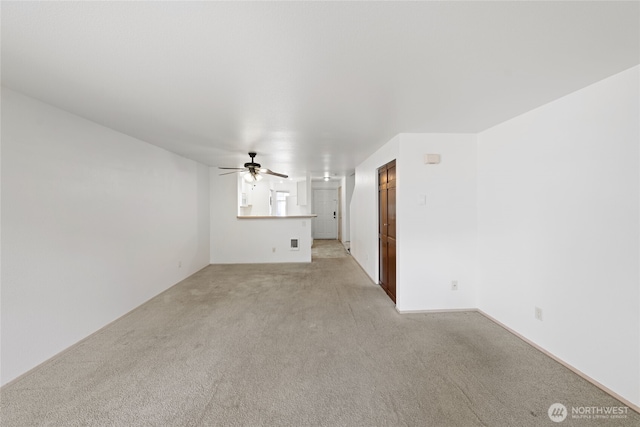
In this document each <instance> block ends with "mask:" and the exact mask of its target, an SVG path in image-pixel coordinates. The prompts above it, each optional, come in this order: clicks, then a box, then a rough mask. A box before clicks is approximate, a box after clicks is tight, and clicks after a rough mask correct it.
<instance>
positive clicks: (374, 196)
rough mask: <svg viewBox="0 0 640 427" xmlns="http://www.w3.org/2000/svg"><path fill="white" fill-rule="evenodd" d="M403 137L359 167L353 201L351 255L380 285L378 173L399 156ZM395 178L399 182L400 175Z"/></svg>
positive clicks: (389, 143)
mask: <svg viewBox="0 0 640 427" xmlns="http://www.w3.org/2000/svg"><path fill="white" fill-rule="evenodd" d="M399 142H400V136H396V137H394V138H393V139H391V141H389V142H387V143H386V144H385V145H383V146H382V147H381V148H380V149H379V150H378V151H376V152H375V153H373V154H372V155H371V156H369V157H368V158H367V159H366V160H365V161H363V162H362V163H360V164H359V165H358V166H357V167H356V175H355V185H354V188H353V195H352V198H351V218H350V226H349V228H350V233H351V254H352V255H353V258H354V259H355V260H356V261H357V262H358V264H360V266H361V267H362V268H363V270H364V271H365V272H366V273H367V274H368V275H369V277H370V278H371V280H373V281H374V282H375V283H378V172H377V169H378V168H379V167H380V166H383V165H384V164H386V163H389V162H390V161H391V160H394V159H396V158H397V157H398V155H399ZM396 179H397V180H398V182H399V183H400V180H401V177H400V173H399V172H397V175H396Z"/></svg>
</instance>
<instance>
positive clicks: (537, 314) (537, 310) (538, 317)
mask: <svg viewBox="0 0 640 427" xmlns="http://www.w3.org/2000/svg"><path fill="white" fill-rule="evenodd" d="M535 316H536V319H538V320H539V321H541V322H542V309H541V308H540V307H536V310H535Z"/></svg>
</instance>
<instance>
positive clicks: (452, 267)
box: [396, 134, 477, 311]
mask: <svg viewBox="0 0 640 427" xmlns="http://www.w3.org/2000/svg"><path fill="white" fill-rule="evenodd" d="M399 138H400V144H399V146H400V155H399V157H398V160H397V162H396V171H397V174H398V185H397V201H396V214H397V238H398V240H397V254H398V258H397V277H396V280H397V284H396V305H397V308H398V310H400V311H412V310H417V311H421V310H441V309H463V308H474V307H476V294H475V292H476V261H477V260H476V258H477V257H476V250H477V223H476V208H477V206H476V161H477V152H476V137H475V135H471V134H400V137H399ZM427 153H429V154H440V155H441V159H442V161H441V163H440V164H430V165H427V164H425V163H424V155H425V154H427ZM423 203H424V204H423ZM454 280H456V281H458V290H457V291H452V290H451V282H452V281H454Z"/></svg>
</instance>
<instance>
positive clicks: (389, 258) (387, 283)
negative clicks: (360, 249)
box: [378, 160, 396, 302]
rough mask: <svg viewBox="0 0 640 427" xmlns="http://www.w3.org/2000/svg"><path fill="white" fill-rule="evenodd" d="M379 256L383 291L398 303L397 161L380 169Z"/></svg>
mask: <svg viewBox="0 0 640 427" xmlns="http://www.w3.org/2000/svg"><path fill="white" fill-rule="evenodd" d="M378 213H379V224H378V256H379V258H380V259H379V268H380V271H379V280H380V286H382V289H384V291H385V292H386V293H387V295H389V298H391V299H392V300H393V302H396V161H395V160H393V161H391V162H389V163H387V164H386V165H384V166H382V167H381V168H379V169H378Z"/></svg>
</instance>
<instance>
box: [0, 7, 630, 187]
mask: <svg viewBox="0 0 640 427" xmlns="http://www.w3.org/2000/svg"><path fill="white" fill-rule="evenodd" d="M639 5H640V3H638V2H637V1H634V2H601V3H600V2H545V3H542V2H513V1H512V2H478V1H476V2H375V3H373V2H349V3H347V2H275V3H272V2H268V3H267V2H257V3H239V2H224V3H219V2H215V3H214V2H65V3H62V2H44V3H31V2H15V3H14V2H6V1H3V2H2V6H1V8H2V9H1V13H2V84H3V86H6V87H9V88H12V89H15V90H17V91H20V92H23V93H25V94H27V95H30V96H32V97H35V98H38V99H41V100H43V101H45V102H48V103H50V104H53V105H55V106H58V107H60V108H62V109H64V110H67V111H70V112H73V113H75V114H78V115H80V116H83V117H86V118H88V119H91V120H93V121H95V122H98V123H101V124H103V125H105V126H108V127H111V128H113V129H116V130H118V131H121V132H123V133H125V134H128V135H131V136H134V137H137V138H139V139H142V140H144V141H147V142H149V143H152V144H155V145H157V146H160V147H164V148H166V149H168V150H171V151H173V152H176V153H179V154H181V155H183V156H185V157H188V158H191V159H195V160H198V161H200V162H203V163H206V164H209V165H215V166H238V165H240V164H242V163H244V162H245V161H248V157H247V155H246V153H247V152H248V151H249V150H256V151H257V152H258V157H257V159H256V160H257V161H259V162H261V163H262V164H263V166H266V167H269V168H270V169H273V170H276V171H281V172H289V173H302V172H304V171H307V170H309V171H313V172H314V174H319V175H321V174H322V173H323V172H324V171H326V170H328V171H331V172H332V173H338V174H341V173H344V172H345V171H348V170H351V169H353V168H354V167H355V166H356V165H357V164H358V163H359V162H360V161H362V160H363V159H364V158H366V156H368V155H369V154H371V153H372V152H373V151H375V149H377V148H378V147H379V146H381V145H382V144H384V143H385V142H386V141H388V140H389V139H391V138H392V137H393V136H394V135H396V134H397V133H400V132H477V131H481V130H484V129H486V128H488V127H491V126H493V125H495V124H498V123H500V122H502V121H504V120H506V119H509V118H511V117H514V116H516V115H518V114H521V113H523V112H525V111H528V110H530V109H532V108H534V107H536V106H539V105H542V104H544V103H547V102H549V101H551V100H553V99H556V98H558V97H560V96H563V95H565V94H568V93H570V92H572V91H575V90H577V89H580V88H582V87H584V86H587V85H589V84H591V83H593V82H596V81H598V80H600V79H603V78H605V77H608V76H610V75H612V74H615V73H617V72H620V71H622V70H624V69H627V68H630V67H632V66H634V65H637V64H638V63H640V60H639V57H640V43H639V40H640V33H639V28H640V8H639Z"/></svg>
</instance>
